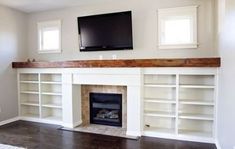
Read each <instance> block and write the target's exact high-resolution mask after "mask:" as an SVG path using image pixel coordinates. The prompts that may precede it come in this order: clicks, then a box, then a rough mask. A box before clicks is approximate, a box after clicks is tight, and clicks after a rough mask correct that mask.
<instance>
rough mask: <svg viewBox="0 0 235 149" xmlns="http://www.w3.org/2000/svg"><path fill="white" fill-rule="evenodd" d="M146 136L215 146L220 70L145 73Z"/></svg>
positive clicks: (154, 70) (151, 69) (147, 71)
mask: <svg viewBox="0 0 235 149" xmlns="http://www.w3.org/2000/svg"><path fill="white" fill-rule="evenodd" d="M143 82H144V83H143V88H144V100H143V103H144V107H143V109H144V110H143V113H144V114H143V117H144V118H143V120H144V122H143V134H144V135H146V136H156V137H163V138H172V139H185V140H193V141H202V142H213V139H214V137H215V125H216V116H215V113H216V91H217V90H216V89H217V71H216V70H209V71H207V70H206V69H204V70H199V69H198V71H195V70H189V71H182V72H180V70H179V71H178V70H176V69H175V70H173V71H169V72H168V73H166V71H162V70H158V69H154V68H149V69H146V70H145V71H144V81H143Z"/></svg>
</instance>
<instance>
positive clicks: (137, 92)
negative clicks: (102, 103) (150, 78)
mask: <svg viewBox="0 0 235 149" xmlns="http://www.w3.org/2000/svg"><path fill="white" fill-rule="evenodd" d="M126 135H128V136H141V86H127V132H126Z"/></svg>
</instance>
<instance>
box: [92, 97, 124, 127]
mask: <svg viewBox="0 0 235 149" xmlns="http://www.w3.org/2000/svg"><path fill="white" fill-rule="evenodd" d="M90 123H91V124H101V125H109V126H117V127H122V94H110V93H90Z"/></svg>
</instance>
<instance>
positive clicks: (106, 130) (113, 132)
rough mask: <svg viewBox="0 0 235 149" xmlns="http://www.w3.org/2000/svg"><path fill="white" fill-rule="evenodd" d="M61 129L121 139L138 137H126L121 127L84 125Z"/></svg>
mask: <svg viewBox="0 0 235 149" xmlns="http://www.w3.org/2000/svg"><path fill="white" fill-rule="evenodd" d="M62 129H63V130H70V131H77V132H85V133H94V134H102V135H108V136H115V137H123V138H128V139H138V137H134V136H127V135H126V129H125V128H121V127H113V126H104V125H96V124H90V125H85V126H78V127H76V128H74V129H68V128H62Z"/></svg>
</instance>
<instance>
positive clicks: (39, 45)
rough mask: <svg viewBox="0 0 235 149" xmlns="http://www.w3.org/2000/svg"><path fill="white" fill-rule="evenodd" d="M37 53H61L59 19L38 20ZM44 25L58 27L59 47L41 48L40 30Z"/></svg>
mask: <svg viewBox="0 0 235 149" xmlns="http://www.w3.org/2000/svg"><path fill="white" fill-rule="evenodd" d="M37 26H38V53H39V54H43V53H61V52H62V49H61V20H52V21H43V22H38V23H37ZM46 27H58V28H59V48H58V49H50V50H45V49H42V44H43V43H42V30H43V28H46Z"/></svg>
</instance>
